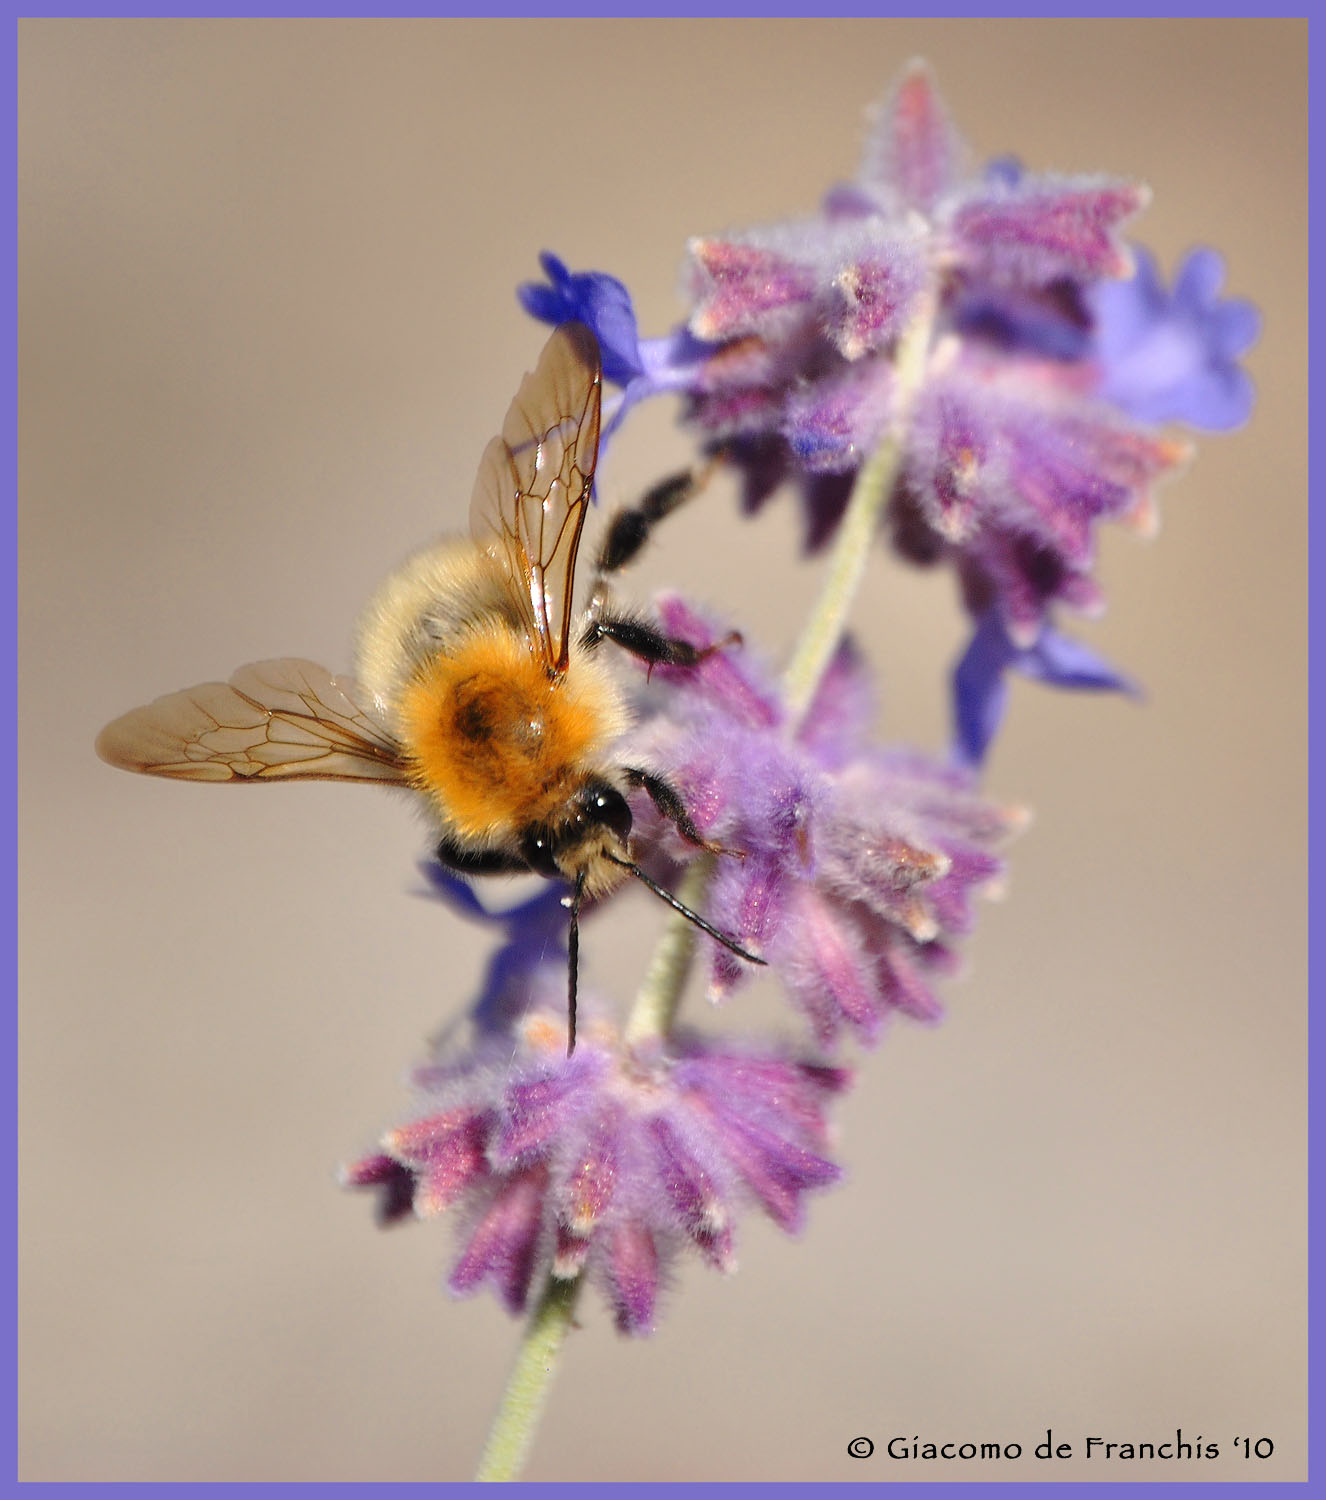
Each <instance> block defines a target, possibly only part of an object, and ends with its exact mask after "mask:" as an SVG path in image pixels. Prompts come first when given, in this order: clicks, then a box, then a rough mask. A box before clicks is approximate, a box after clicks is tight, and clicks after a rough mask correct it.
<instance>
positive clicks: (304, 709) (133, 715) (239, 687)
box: [97, 658, 404, 781]
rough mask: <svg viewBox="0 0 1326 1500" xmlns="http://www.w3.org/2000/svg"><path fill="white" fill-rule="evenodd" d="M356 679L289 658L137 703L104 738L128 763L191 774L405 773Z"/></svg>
mask: <svg viewBox="0 0 1326 1500" xmlns="http://www.w3.org/2000/svg"><path fill="white" fill-rule="evenodd" d="M371 703H372V700H371V698H370V697H369V695H368V694H367V693H366V692H365V691H364V690H363V689H362V688H361V687H360V686H359V684H358V683H356V682H355V681H354V679H353V678H351V677H333V676H332V674H331V673H330V672H328V671H327V670H326V668H324V667H319V666H317V665H315V664H314V663H313V662H311V661H298V660H295V659H292V658H287V659H283V660H278V661H260V662H254V663H253V664H252V665H250V666H247V667H241V668H240V669H239V671H238V672H236V673H235V675H234V676H233V677H232V678H231V679H230V681H229V682H204V683H202V684H200V685H199V686H198V687H193V688H186V689H185V690H184V691H183V692H180V693H169V694H167V696H166V697H164V698H158V699H157V700H156V702H155V703H149V704H146V705H145V706H144V707H142V708H135V709H132V710H131V711H130V712H129V713H127V714H123V715H122V716H121V717H120V718H118V719H116V720H115V721H114V722H113V723H111V724H108V725H107V726H106V727H105V729H103V730H102V731H101V733H100V734H99V735H98V736H97V754H98V755H100V756H101V758H102V760H105V761H109V763H110V764H111V765H113V766H120V767H121V768H123V769H124V770H126V771H143V772H146V773H148V774H149V775H153V776H174V777H178V778H181V779H183V780H186V781H274V780H277V779H281V778H290V777H306V778H308V779H310V780H321V781H400V780H401V779H402V778H403V775H404V772H403V770H402V765H401V752H400V747H399V746H398V745H397V743H396V741H395V740H394V739H393V737H392V736H391V735H390V734H389V733H388V731H387V730H386V729H385V728H384V726H383V725H382V724H381V722H380V721H379V719H378V717H377V714H376V712H375V711H374V710H373V708H372V707H371Z"/></svg>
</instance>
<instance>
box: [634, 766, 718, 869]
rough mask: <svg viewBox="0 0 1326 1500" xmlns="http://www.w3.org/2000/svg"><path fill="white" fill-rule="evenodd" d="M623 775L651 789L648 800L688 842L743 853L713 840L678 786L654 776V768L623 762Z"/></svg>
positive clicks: (700, 846) (698, 846) (703, 847)
mask: <svg viewBox="0 0 1326 1500" xmlns="http://www.w3.org/2000/svg"><path fill="white" fill-rule="evenodd" d="M622 775H623V776H625V777H626V780H627V782H628V783H629V784H630V785H631V786H638V787H643V788H644V789H645V791H647V792H648V793H649V800H650V801H651V802H652V803H653V804H654V806H655V807H656V808H658V810H659V812H660V813H661V814H662V816H663V817H665V818H666V819H667V820H668V822H669V823H671V824H672V826H673V827H674V828H675V829H676V830H677V832H678V833H679V834H681V836H682V838H684V839H685V840H686V842H687V843H688V844H694V845H695V846H696V847H697V848H698V849H707V850H708V851H709V853H710V854H737V855H738V857H743V856H742V855H741V852H740V851H739V850H735V849H724V848H723V846H722V845H721V844H712V843H710V842H709V840H708V839H707V838H705V836H704V834H702V833H701V832H700V830H699V829H698V828H697V827H696V826H695V823H694V821H693V819H692V818H691V815H690V813H688V812H687V811H686V804H685V803H684V802H683V801H682V800H681V797H680V795H679V794H678V792H677V789H676V788H675V787H674V786H671V785H669V783H668V782H666V781H664V780H663V778H662V777H661V776H655V775H654V773H653V772H652V771H642V770H641V769H640V768H639V766H623V767H622Z"/></svg>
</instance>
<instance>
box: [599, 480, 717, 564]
mask: <svg viewBox="0 0 1326 1500" xmlns="http://www.w3.org/2000/svg"><path fill="white" fill-rule="evenodd" d="M721 457H722V454H721V453H719V454H716V455H715V456H714V457H713V458H712V459H710V461H709V462H708V463H707V464H706V465H705V466H704V468H702V469H683V470H682V472H681V473H680V474H670V475H669V476H668V477H667V478H666V479H660V480H659V482H658V483H657V484H656V485H653V486H652V487H651V488H650V489H648V490H646V491H645V493H644V495H643V497H642V498H641V499H640V501H639V503H638V504H636V505H633V506H631V507H629V508H628V509H626V510H619V511H618V512H617V514H616V515H615V516H614V517H613V518H612V521H611V522H610V523H609V526H608V533H607V535H606V536H605V537H604V538H603V545H602V546H601V547H600V548H599V556H598V564H597V567H598V571H599V572H600V573H616V572H617V571H618V570H619V569H621V568H624V567H625V566H626V565H627V563H629V562H632V561H633V560H634V559H635V557H636V555H637V554H638V553H639V551H640V549H641V548H642V547H643V546H644V545H645V543H646V542H647V541H648V540H649V533H650V532H651V531H652V530H653V529H654V527H655V526H656V525H657V524H658V522H659V521H661V520H663V519H664V517H665V516H670V515H671V514H672V512H673V511H674V510H676V509H677V507H678V506H680V505H684V504H685V503H686V501H687V500H689V499H690V498H691V497H692V496H693V495H696V494H698V493H699V492H700V491H701V490H702V489H703V488H704V487H705V485H706V484H708V482H709V476H710V475H711V474H712V473H713V471H714V466H715V465H716V464H717V463H718V461H719V459H720V458H721Z"/></svg>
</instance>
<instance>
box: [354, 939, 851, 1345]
mask: <svg viewBox="0 0 1326 1500" xmlns="http://www.w3.org/2000/svg"><path fill="white" fill-rule="evenodd" d="M534 992H535V995H536V999H535V1002H534V1004H533V1006H532V1007H531V1009H530V1010H529V1011H528V1012H527V1014H526V1016H525V1018H524V1019H523V1020H522V1021H521V1022H520V1023H519V1024H518V1025H516V1026H515V1027H514V1028H513V1031H512V1032H511V1033H509V1034H508V1035H507V1036H505V1037H504V1038H503V1037H498V1036H495V1035H492V1034H489V1035H487V1036H480V1037H479V1039H478V1041H477V1042H476V1043H475V1045H474V1046H473V1048H472V1049H471V1050H470V1051H469V1052H467V1053H466V1054H464V1055H463V1056H460V1057H450V1056H448V1057H438V1058H437V1059H436V1060H435V1061H434V1062H432V1063H430V1064H428V1065H426V1066H424V1067H422V1068H420V1069H419V1070H418V1071H417V1072H416V1074H415V1076H414V1083H415V1087H416V1090H417V1093H418V1098H419V1104H420V1112H419V1113H418V1115H417V1116H416V1117H415V1118H414V1119H413V1120H412V1121H411V1122H410V1123H408V1124H406V1125H403V1126H400V1127H399V1128H397V1129H395V1130H392V1131H389V1132H388V1133H387V1135H386V1136H385V1137H384V1139H383V1143H382V1150H381V1151H379V1152H377V1153H374V1154H373V1155H370V1156H367V1157H365V1158H363V1159H362V1160H361V1161H358V1162H356V1163H354V1164H353V1165H352V1166H350V1167H348V1168H347V1169H346V1171H345V1173H344V1180H345V1182H346V1184H347V1185H348V1186H352V1187H371V1188H375V1189H377V1190H378V1192H379V1216H380V1218H382V1219H383V1221H384V1222H388V1221H391V1220H395V1219H399V1218H402V1217H405V1216H406V1215H408V1214H410V1213H411V1212H413V1214H415V1215H416V1216H418V1217H420V1218H428V1217H432V1216H434V1215H436V1214H439V1213H441V1212H442V1211H443V1210H448V1211H451V1212H453V1213H454V1214H455V1215H456V1216H457V1217H458V1218H459V1219H460V1220H461V1222H462V1225H463V1228H462V1232H461V1238H462V1248H461V1251H460V1255H459V1257H458V1259H457V1261H456V1264H455V1266H454V1268H453V1270H452V1273H451V1277H450V1281H449V1285H450V1288H451V1290H452V1291H453V1292H455V1293H456V1294H457V1295H461V1296H463V1295H467V1294H469V1293H472V1292H474V1291H477V1290H479V1289H480V1288H481V1287H484V1286H487V1287H489V1288H490V1289H491V1290H493V1291H494V1292H495V1293H496V1294H497V1296H498V1297H499V1298H500V1299H501V1300H502V1302H503V1303H504V1304H505V1305H506V1307H507V1308H508V1309H509V1310H511V1311H512V1312H519V1311H520V1310H521V1309H523V1308H524V1307H525V1306H526V1304H527V1302H528V1300H529V1297H530V1292H531V1289H532V1288H535V1287H538V1286H539V1285H541V1284H542V1283H543V1281H544V1280H545V1279H546V1277H547V1275H548V1274H549V1273H550V1272H551V1274H552V1275H553V1276H554V1277H560V1278H563V1279H567V1278H573V1277H576V1276H579V1275H580V1274H581V1273H584V1274H585V1275H587V1276H588V1277H589V1278H590V1279H591V1280H592V1281H593V1282H595V1283H596V1284H597V1285H598V1286H599V1288H600V1289H601V1290H602V1292H603V1295H604V1296H605V1298H606V1300H607V1301H608V1303H609V1305H610V1307H611V1308H612V1309H613V1312H614V1315H615V1317H616V1321H617V1325H618V1327H619V1328H620V1329H621V1330H622V1331H623V1332H624V1333H632V1334H643V1333H648V1332H650V1331H651V1330H652V1328H653V1327H654V1324H655V1320H656V1316H657V1308H658V1297H659V1292H660V1288H661V1286H662V1283H663V1278H664V1275H665V1272H666V1269H667V1267H668V1265H669V1263H670V1262H671V1261H672V1260H673V1259H674V1258H675V1257H676V1256H677V1254H678V1253H680V1252H681V1251H682V1250H685V1249H690V1250H693V1251H698V1253H699V1254H700V1256H701V1257H702V1258H703V1259H704V1260H705V1261H706V1262H707V1263H708V1264H710V1265H712V1266H714V1267H716V1268H718V1269H720V1270H724V1271H727V1270H731V1269H733V1267H734V1265H735V1239H736V1225H737V1222H738V1220H739V1218H740V1215H741V1213H742V1212H743V1211H744V1210H745V1209H746V1208H748V1207H752V1206H755V1207H759V1208H762V1209H763V1210H764V1211H765V1212H766V1213H767V1214H768V1215H769V1217H770V1218H772V1219H773V1220H774V1222H775V1223H777V1224H778V1225H779V1226H780V1227H781V1228H783V1229H786V1230H788V1231H791V1232H795V1231H796V1230H797V1229H798V1228H799V1227H800V1225H801V1222H802V1218H803V1215H804V1207H803V1202H802V1200H803V1197H804V1195H805V1193H806V1192H808V1191H810V1190H811V1189H814V1188H820V1187H826V1186H828V1185H830V1184H831V1183H834V1182H836V1181H837V1180H838V1179H839V1177H840V1176H841V1172H840V1169H839V1168H838V1167H837V1166H836V1165H834V1163H833V1162H832V1161H830V1160H829V1159H828V1158H827V1157H826V1156H825V1155H824V1152H825V1149H826V1147H827V1146H828V1144H829V1128H828V1124H827V1121H826V1114H825V1111H826V1106H827V1103H828V1101H829V1099H830V1098H831V1097H832V1096H833V1095H835V1094H837V1093H839V1092H841V1091H842V1090H843V1089H844V1088H846V1087H847V1084H848V1082H849V1075H848V1074H847V1073H846V1072H845V1071H843V1070H842V1069H838V1068H830V1067H825V1066H822V1065H819V1064H816V1063H813V1062H806V1061H801V1060H799V1059H797V1058H796V1057H794V1056H793V1055H791V1054H790V1053H788V1052H787V1051H786V1050H777V1049H774V1048H771V1047H766V1048H759V1047H757V1046H755V1045H753V1044H748V1043H741V1044H732V1043H728V1042H724V1041H720V1040H717V1039H714V1038H701V1037H698V1036H693V1035H687V1034H684V1033H681V1034H677V1035H676V1036H674V1037H672V1038H671V1039H670V1040H669V1041H668V1042H667V1044H666V1045H665V1046H658V1045H655V1046H653V1047H650V1048H648V1049H645V1048H641V1049H639V1050H632V1049H630V1048H627V1047H626V1046H624V1044H623V1043H622V1041H621V1040H620V1038H619V1037H618V1035H617V1033H616V1032H615V1030H614V1029H613V1028H612V1027H611V1026H609V1025H608V1024H607V1023H606V1022H604V1021H601V1020H599V1019H597V1018H596V1017H595V1015H594V1013H593V1009H592V1006H591V1007H587V1008H586V1011H585V1021H584V1025H583V1026H582V1031H581V1039H580V1043H579V1045H578V1046H577V1048H576V1051H575V1053H574V1055H573V1056H571V1057H569V1058H568V1057H567V1056H566V1048H565V1035H566V1033H565V1016H564V1013H563V1012H564V1005H565V971H564V970H563V969H561V968H560V967H557V966H549V968H548V969H547V971H546V972H545V973H544V974H543V975H542V976H541V977H540V978H539V979H537V980H536V981H535V984H534Z"/></svg>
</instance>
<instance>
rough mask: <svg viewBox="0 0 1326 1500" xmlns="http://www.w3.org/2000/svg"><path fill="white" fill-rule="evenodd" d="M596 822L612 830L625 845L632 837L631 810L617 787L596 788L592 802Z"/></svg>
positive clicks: (591, 806)
mask: <svg viewBox="0 0 1326 1500" xmlns="http://www.w3.org/2000/svg"><path fill="white" fill-rule="evenodd" d="M590 808H591V812H590V816H591V817H592V818H593V820H594V822H596V823H602V824H603V825H604V826H605V827H607V828H610V829H611V830H612V831H613V833H615V834H616V835H617V837H618V838H619V839H620V840H621V841H622V843H623V844H624V843H625V842H626V840H627V839H628V838H630V836H631V809H630V808H629V807H628V806H627V805H626V798H625V797H623V796H622V794H621V793H620V792H619V791H618V790H617V788H616V787H611V786H600V787H595V789H594V794H593V798H592V800H591V802H590Z"/></svg>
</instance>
